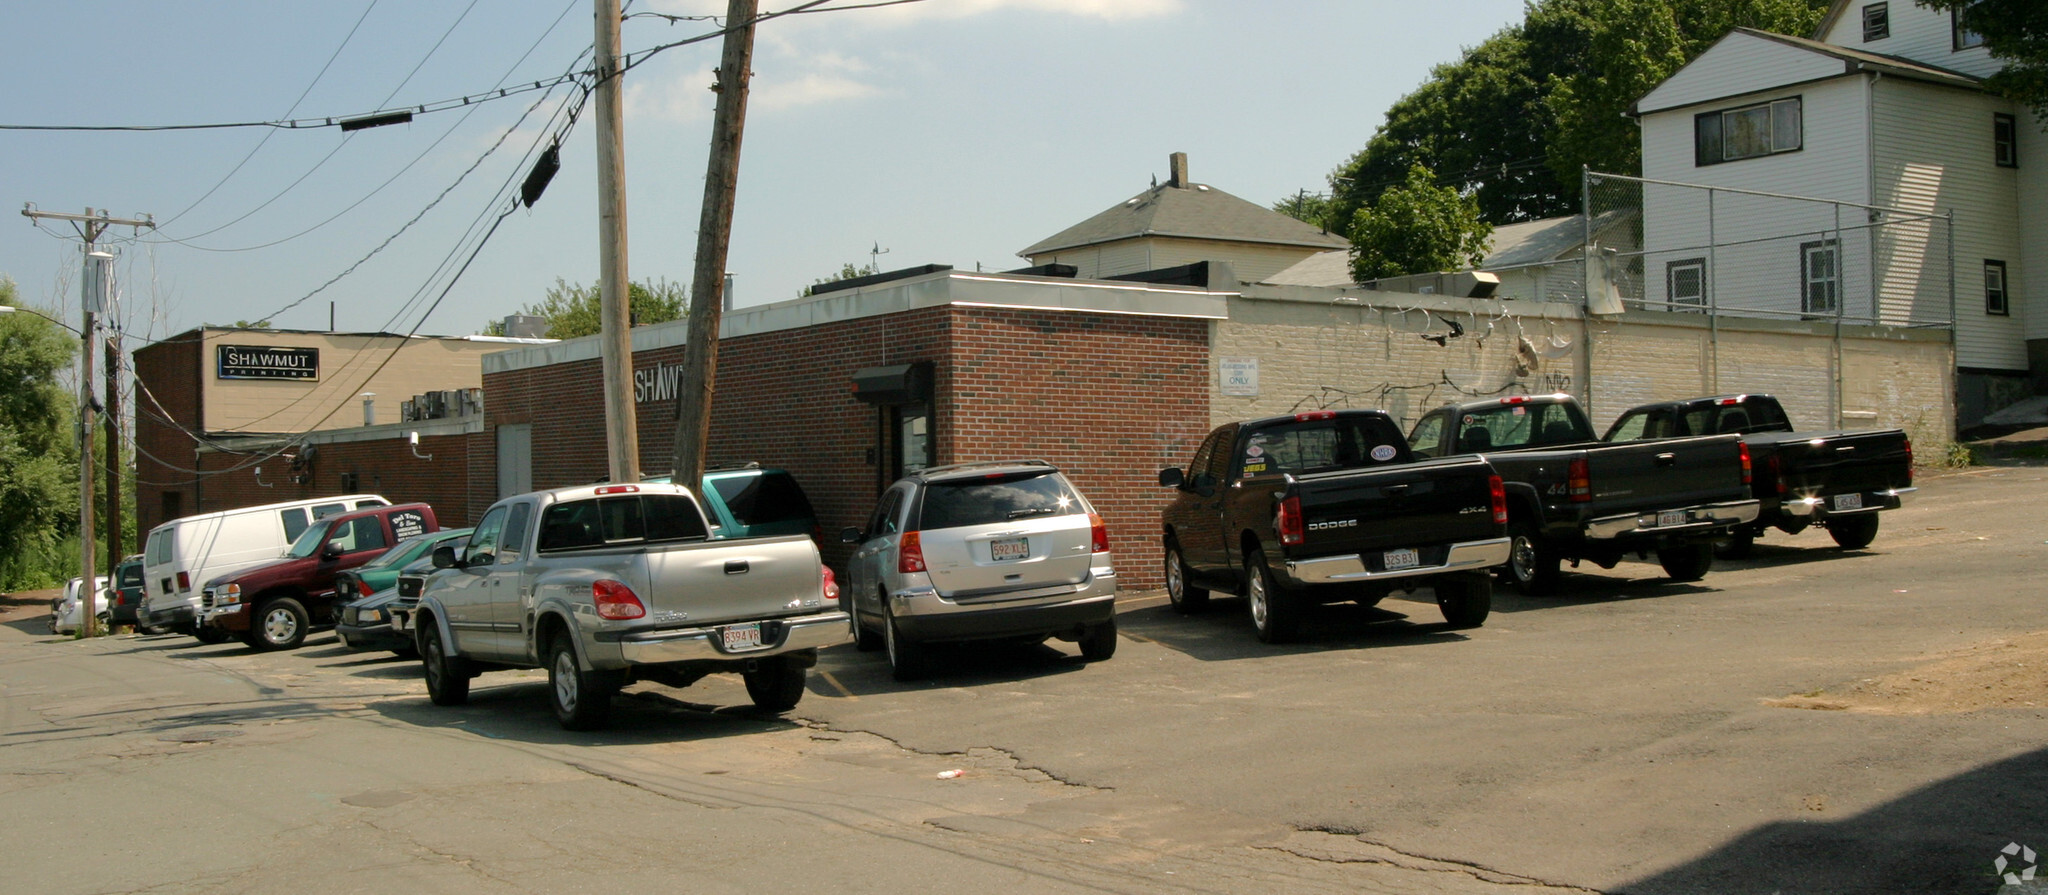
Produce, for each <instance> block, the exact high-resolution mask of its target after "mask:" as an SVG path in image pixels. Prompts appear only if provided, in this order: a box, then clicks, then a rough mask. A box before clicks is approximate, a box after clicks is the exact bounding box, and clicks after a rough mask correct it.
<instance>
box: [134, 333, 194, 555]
mask: <svg viewBox="0 0 2048 895" xmlns="http://www.w3.org/2000/svg"><path fill="white" fill-rule="evenodd" d="M134 361H135V381H136V388H135V400H134V405H135V407H134V411H135V513H136V531H138V532H145V533H146V532H148V531H149V530H150V529H152V528H155V527H157V526H158V525H161V524H163V523H165V522H168V521H170V519H171V518H173V517H172V516H170V515H167V514H166V511H165V508H166V506H167V504H166V502H165V497H164V495H166V494H172V495H176V496H175V497H173V498H172V500H173V501H175V502H176V514H177V515H181V516H183V515H191V514H193V513H197V512H201V510H200V509H199V504H200V499H199V498H200V493H201V487H200V476H198V475H196V474H194V473H193V472H192V471H191V470H193V469H195V468H197V466H196V464H197V461H196V460H195V459H194V457H195V451H197V449H198V443H197V442H196V441H194V440H193V439H192V437H191V436H189V435H186V434H185V433H184V432H183V431H182V430H180V429H179V428H178V426H177V425H175V424H174V423H172V422H171V420H182V421H185V424H186V425H187V426H188V427H190V428H193V429H195V430H196V429H197V428H198V420H199V377H201V376H203V375H205V371H206V364H205V363H204V358H202V357H201V356H200V342H199V338H198V333H196V332H194V333H187V334H185V336H184V337H174V338H172V339H170V340H167V341H163V342H158V343H156V344H154V345H147V346H144V347H142V348H139V349H137V350H136V351H135V354H134Z"/></svg>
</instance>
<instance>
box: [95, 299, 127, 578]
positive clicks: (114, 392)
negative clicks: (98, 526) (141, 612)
mask: <svg viewBox="0 0 2048 895" xmlns="http://www.w3.org/2000/svg"><path fill="white" fill-rule="evenodd" d="M107 313H108V314H110V315H111V314H112V313H113V309H112V308H111V307H109V308H108V311H107ZM106 355H107V382H106V386H105V388H106V398H105V399H104V400H103V401H102V402H101V403H103V404H105V405H106V407H107V462H106V471H107V586H108V587H109V588H112V589H119V588H120V586H121V582H119V581H115V580H114V571H115V570H116V569H119V568H120V567H121V557H123V556H127V555H128V545H127V544H126V543H124V541H123V539H122V525H121V523H122V520H121V330H120V328H119V327H115V326H109V327H107V350H106ZM108 608H110V609H111V608H112V607H108Z"/></svg>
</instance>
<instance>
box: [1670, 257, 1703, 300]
mask: <svg viewBox="0 0 2048 895" xmlns="http://www.w3.org/2000/svg"><path fill="white" fill-rule="evenodd" d="M1664 284H1665V294H1667V295H1669V296H1670V302H1671V305H1672V307H1671V310H1674V311H1697V310H1700V309H1704V308H1705V307H1706V306H1707V259H1705V258H1687V259H1685V260H1683V261H1673V262H1671V263H1670V264H1668V265H1666V266H1665V268H1664Z"/></svg>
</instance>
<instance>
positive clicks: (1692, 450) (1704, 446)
mask: <svg viewBox="0 0 2048 895" xmlns="http://www.w3.org/2000/svg"><path fill="white" fill-rule="evenodd" d="M1741 441H1742V440H1741V438H1740V437H1738V436H1735V435H1701V436H1697V437H1693V438H1669V439H1664V440H1661V441H1630V442H1620V443H1616V444H1603V445H1589V446H1587V447H1586V449H1585V450H1586V465H1587V469H1588V471H1589V473H1590V474H1591V477H1592V485H1593V494H1592V498H1593V499H1592V506H1591V513H1592V514H1593V515H1595V516H1599V515H1603V514H1605V513H1609V512H1614V513H1626V512H1632V511H1641V510H1658V509H1675V508H1678V507H1688V506H1698V505H1700V504H1708V503H1721V502H1725V501H1731V500H1742V499H1745V498H1747V497H1748V496H1749V486H1747V485H1746V484H1744V483H1743V480H1742V447H1741Z"/></svg>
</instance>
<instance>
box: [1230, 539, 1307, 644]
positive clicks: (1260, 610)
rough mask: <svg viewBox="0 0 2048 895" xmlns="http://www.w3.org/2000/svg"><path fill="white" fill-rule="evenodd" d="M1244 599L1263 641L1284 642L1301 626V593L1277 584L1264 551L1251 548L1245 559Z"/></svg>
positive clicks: (1277, 580) (1255, 628)
mask: <svg viewBox="0 0 2048 895" xmlns="http://www.w3.org/2000/svg"><path fill="white" fill-rule="evenodd" d="M1244 580H1245V588H1244V602H1245V608H1246V609H1247V610H1249V611H1250V612H1251V616H1252V629H1253V630H1254V631H1256V632H1257V633H1258V635H1259V641H1260V642H1262V643H1286V642H1287V641H1289V640H1293V639H1294V638H1295V635H1296V634H1297V633H1299V631H1300V629H1301V611H1302V605H1301V596H1300V595H1299V594H1296V593H1295V592H1294V591H1293V590H1291V589H1289V588H1288V587H1287V586H1285V585H1283V584H1281V583H1280V581H1279V579H1277V578H1275V577H1274V576H1273V569H1272V567H1270V566H1268V565H1267V564H1266V552H1265V551H1264V550H1253V551H1252V554H1251V556H1248V557H1246V558H1245V561H1244Z"/></svg>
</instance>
